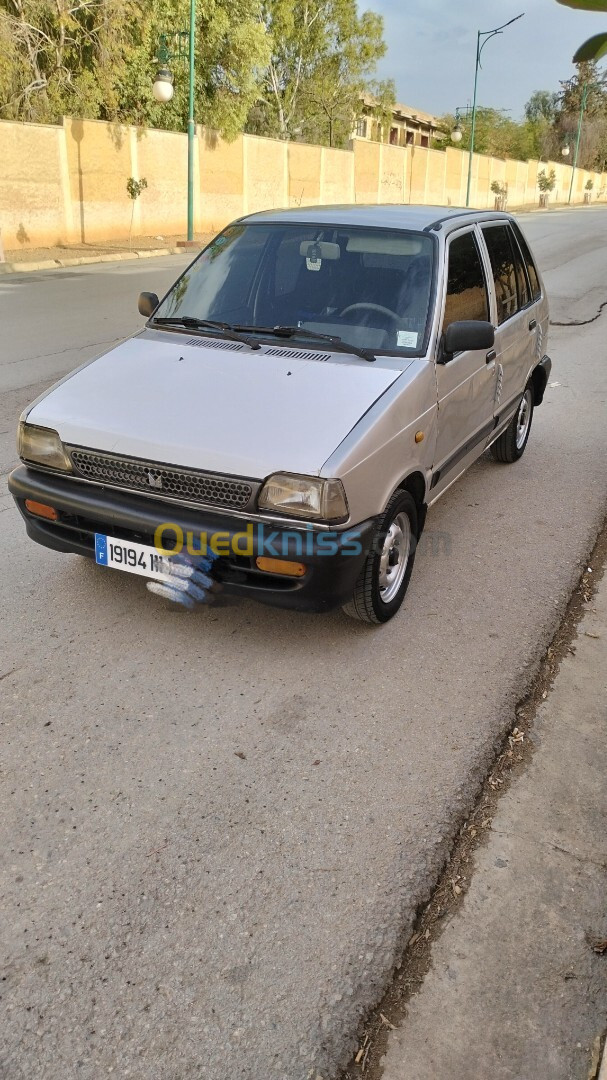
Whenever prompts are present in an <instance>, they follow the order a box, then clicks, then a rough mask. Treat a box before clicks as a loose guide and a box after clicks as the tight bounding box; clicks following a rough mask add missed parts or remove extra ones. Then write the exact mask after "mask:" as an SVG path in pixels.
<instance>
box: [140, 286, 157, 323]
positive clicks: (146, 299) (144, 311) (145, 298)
mask: <svg viewBox="0 0 607 1080" xmlns="http://www.w3.org/2000/svg"><path fill="white" fill-rule="evenodd" d="M159 303H160V300H159V299H158V297H157V296H156V293H155V292H142V293H139V300H138V301H137V308H138V310H139V314H140V315H145V317H146V319H149V317H150V315H153V314H154V312H155V311H156V308H157V307H158V305H159Z"/></svg>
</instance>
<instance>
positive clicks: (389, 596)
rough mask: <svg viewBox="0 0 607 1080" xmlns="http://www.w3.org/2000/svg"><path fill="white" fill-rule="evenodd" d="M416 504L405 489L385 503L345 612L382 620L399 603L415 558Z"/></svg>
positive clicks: (378, 621)
mask: <svg viewBox="0 0 607 1080" xmlns="http://www.w3.org/2000/svg"><path fill="white" fill-rule="evenodd" d="M417 539H418V514H417V506H416V504H415V501H414V500H413V498H412V496H411V495H410V494H409V492H408V491H397V492H395V493H394V495H393V496H392V498H391V499H390V502H389V503H388V505H387V507H386V510H385V513H384V515H383V517H382V518H381V520H380V522H379V524H378V526H377V528H376V530H375V533H374V534H373V540H372V542H371V548H370V550H369V553H368V555H367V558H366V559H365V562H364V564H363V567H362V570H361V572H360V574H359V576H358V580H357V582H356V585H355V587H354V593H353V596H352V599H351V600H350V602H349V603H348V604H344V611H345V612H346V614H347V615H350V617H351V618H353V619H359V620H360V621H361V622H366V623H375V624H378V623H385V622H388V619H391V618H392V616H393V615H396V612H397V611H398V609H399V607H400V606H401V604H402V602H403V600H404V597H405V593H406V591H407V586H408V584H409V579H410V577H411V573H412V570H413V563H414V561H415V548H416V545H417Z"/></svg>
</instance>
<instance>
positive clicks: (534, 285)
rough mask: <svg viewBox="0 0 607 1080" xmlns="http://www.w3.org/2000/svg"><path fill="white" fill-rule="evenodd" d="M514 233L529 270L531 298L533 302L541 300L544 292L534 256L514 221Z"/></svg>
mask: <svg viewBox="0 0 607 1080" xmlns="http://www.w3.org/2000/svg"><path fill="white" fill-rule="evenodd" d="M512 231H513V232H514V235H515V237H516V239H517V241H518V245H519V247H520V249H521V254H522V256H523V261H524V263H525V266H526V268H527V277H528V278H529V284H530V286H531V298H532V300H539V298H540V296H541V295H542V290H541V287H540V279H539V276H538V272H537V270H536V267H535V263H534V261H533V256H532V254H531V252H530V250H529V244H528V243H527V241H526V240H525V237H524V236H523V234H522V232H521V230H520V229H519V227H518V225H517V224H516V223H515V222H514V221H513V222H512Z"/></svg>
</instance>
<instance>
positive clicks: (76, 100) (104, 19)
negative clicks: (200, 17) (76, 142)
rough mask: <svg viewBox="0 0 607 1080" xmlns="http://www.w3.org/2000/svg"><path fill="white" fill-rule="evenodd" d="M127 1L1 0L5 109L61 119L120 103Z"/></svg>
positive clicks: (22, 116)
mask: <svg viewBox="0 0 607 1080" xmlns="http://www.w3.org/2000/svg"><path fill="white" fill-rule="evenodd" d="M123 10H128V4H127V7H126V9H123V5H122V4H121V3H120V0H0V71H1V75H0V91H1V94H2V96H1V98H0V114H1V115H3V116H4V117H8V118H10V119H19V120H38V121H41V122H54V121H56V120H58V119H59V117H60V116H61V115H62V113H65V112H68V113H75V114H76V115H80V116H97V115H99V112H100V109H101V107H102V103H103V102H104V101H107V102H108V105H109V108H111V109H112V108H115V107H116V104H117V102H116V99H115V95H114V93H113V88H112V70H113V68H114V65H115V64H116V63H120V57H121V41H120V32H119V31H118V30H117V29H116V28H117V27H119V26H120V25H121V23H122V22H123V21H124V15H123Z"/></svg>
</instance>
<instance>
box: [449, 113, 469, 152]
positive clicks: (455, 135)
mask: <svg viewBox="0 0 607 1080" xmlns="http://www.w3.org/2000/svg"><path fill="white" fill-rule="evenodd" d="M471 112H472V106H471V105H458V106H457V108H456V110H455V127H454V128H453V131H452V132H451V142H454V143H461V141H462V136H463V132H462V113H464V114H465V116H466V118H468V117H469V116H470V113H471Z"/></svg>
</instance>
